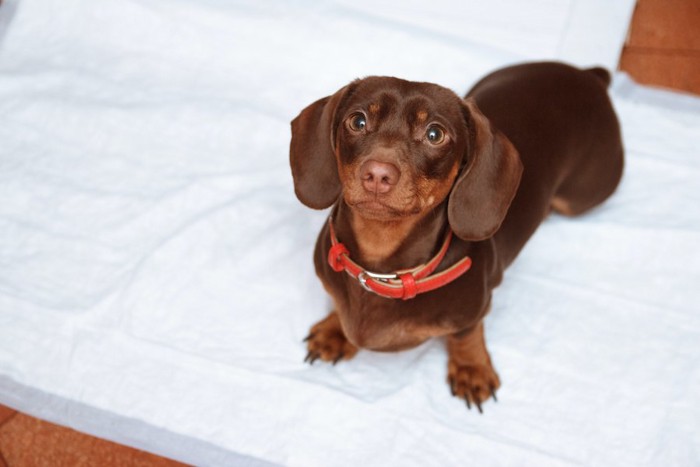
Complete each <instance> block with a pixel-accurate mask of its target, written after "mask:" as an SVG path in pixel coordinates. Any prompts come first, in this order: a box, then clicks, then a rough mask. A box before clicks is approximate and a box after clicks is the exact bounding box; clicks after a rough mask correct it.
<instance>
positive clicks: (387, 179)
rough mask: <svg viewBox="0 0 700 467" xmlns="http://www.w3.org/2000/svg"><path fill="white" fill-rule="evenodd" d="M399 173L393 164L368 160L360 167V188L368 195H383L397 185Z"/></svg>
mask: <svg viewBox="0 0 700 467" xmlns="http://www.w3.org/2000/svg"><path fill="white" fill-rule="evenodd" d="M399 177H401V172H399V169H398V168H396V166H395V165H394V164H390V163H387V162H379V161H375V160H371V159H370V160H368V161H366V162H365V163H364V164H362V166H361V167H360V178H361V179H362V186H363V187H364V188H365V190H367V191H369V192H370V193H377V194H384V193H388V192H390V191H391V189H392V188H394V186H395V185H396V184H397V183H398V181H399Z"/></svg>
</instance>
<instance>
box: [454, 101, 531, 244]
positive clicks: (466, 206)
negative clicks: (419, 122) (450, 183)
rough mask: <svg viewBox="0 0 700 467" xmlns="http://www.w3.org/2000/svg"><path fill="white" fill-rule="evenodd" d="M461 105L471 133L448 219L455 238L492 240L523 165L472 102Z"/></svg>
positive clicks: (518, 180)
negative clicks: (464, 163)
mask: <svg viewBox="0 0 700 467" xmlns="http://www.w3.org/2000/svg"><path fill="white" fill-rule="evenodd" d="M462 102H463V113H464V116H465V119H466V122H467V127H468V130H469V133H470V139H469V144H468V149H467V151H468V153H467V154H466V157H467V163H466V165H465V167H464V168H463V169H462V173H461V174H459V176H458V177H457V181H456V182H455V184H454V187H453V188H452V193H450V198H449V201H448V206H447V218H448V221H449V223H450V227H452V230H453V231H454V233H455V234H456V235H457V236H458V237H460V238H462V239H463V240H470V241H477V240H484V239H487V238H489V237H491V236H492V235H493V234H494V233H496V231H497V230H498V228H499V227H500V226H501V223H502V222H503V219H504V218H505V216H506V212H507V211H508V207H509V206H510V203H511V201H513V198H514V197H515V193H516V191H517V189H518V185H519V184H520V176H521V174H522V171H523V166H522V163H521V162H520V156H519V155H518V151H517V150H516V149H515V147H513V144H512V143H511V142H510V141H509V140H508V138H506V137H505V136H504V135H503V134H502V133H501V132H500V131H498V130H497V129H495V128H493V127H492V126H491V123H490V122H489V120H488V119H487V118H486V117H485V116H484V114H482V113H481V111H480V110H479V109H478V107H477V106H476V103H475V102H474V100H473V99H471V98H469V99H465V100H463V101H462Z"/></svg>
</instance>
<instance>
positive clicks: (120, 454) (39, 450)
mask: <svg viewBox="0 0 700 467" xmlns="http://www.w3.org/2000/svg"><path fill="white" fill-rule="evenodd" d="M0 453H1V456H2V457H3V458H4V461H5V462H6V463H7V464H8V465H10V466H13V467H14V466H28V467H29V466H37V467H42V466H47V467H48V466H51V467H61V466H66V467H68V466H70V467H88V466H90V467H92V466H95V465H99V466H101V467H103V466H104V467H112V466H114V467H116V466H123V465H129V466H135V467H140V466H143V467H146V466H155V467H181V466H183V465H184V464H180V463H178V462H175V461H172V460H169V459H165V458H162V457H158V456H155V455H153V454H149V453H146V452H143V451H137V450H135V449H131V448H127V447H125V446H120V445H118V444H114V443H111V442H109V441H105V440H101V439H98V438H93V437H91V436H87V435H84V434H82V433H78V432H77V431H74V430H71V429H69V428H64V427H60V426H57V425H54V424H52V423H48V422H44V421H42V420H38V419H36V418H32V417H29V416H27V415H24V414H22V413H18V414H17V415H15V416H14V417H13V418H12V419H11V420H10V421H8V422H7V423H5V424H4V425H3V426H2V427H0ZM0 467H3V466H2V464H1V463H0Z"/></svg>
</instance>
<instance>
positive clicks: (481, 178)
mask: <svg viewBox="0 0 700 467" xmlns="http://www.w3.org/2000/svg"><path fill="white" fill-rule="evenodd" d="M290 163H291V167H292V175H293V177H294V186H295V191H296V194H297V197H298V198H299V199H300V200H301V201H302V202H303V203H304V204H306V205H307V206H310V207H312V208H317V209H322V208H326V207H328V206H330V205H331V204H333V203H334V202H335V201H336V200H338V199H339V197H340V196H342V197H343V199H344V201H345V202H346V203H347V204H348V205H349V206H350V207H351V208H352V209H353V210H355V212H357V213H358V214H359V215H361V216H363V217H365V218H368V219H376V220H380V221H394V220H400V219H402V218H406V217H409V216H419V215H421V214H423V213H425V212H426V211H428V210H430V209H432V208H434V207H436V206H438V205H439V204H440V203H442V202H443V201H444V200H445V199H448V197H449V202H448V219H449V222H450V226H451V228H452V229H453V231H454V232H455V233H456V234H457V235H458V236H460V237H462V238H463V239H467V240H481V239H484V238H487V237H489V236H491V235H492V234H493V233H494V232H495V231H496V230H497V229H498V227H499V226H500V224H501V222H502V220H503V218H504V217H505V214H506V211H507V209H508V206H509V205H510V202H511V201H512V199H513V196H514V195H515V192H516V189H517V187H518V183H519V180H520V174H521V172H522V166H521V164H520V160H519V157H518V154H517V152H516V151H515V149H514V148H513V146H512V145H511V144H510V142H509V141H508V140H507V138H505V137H504V136H503V135H501V134H500V133H499V132H497V131H496V130H494V129H492V128H491V125H490V124H489V122H488V120H487V119H486V118H485V117H484V116H483V115H482V114H481V112H479V110H478V108H477V107H476V105H475V104H474V102H472V101H470V100H462V99H460V98H459V97H458V96H457V95H456V94H454V93H453V92H452V91H450V90H448V89H445V88H443V87H441V86H438V85H435V84H430V83H416V82H410V81H404V80H400V79H397V78H389V77H370V78H365V79H362V80H357V81H354V82H352V83H350V84H349V85H348V86H345V87H344V88H342V89H341V90H339V91H338V92H336V93H335V94H334V95H332V96H329V97H326V98H323V99H320V100H319V101H316V102H314V103H313V104H311V105H310V106H308V107H307V108H306V109H304V110H303V111H302V112H301V114H299V116H298V117H297V118H296V119H294V121H293V122H292V141H291V146H290Z"/></svg>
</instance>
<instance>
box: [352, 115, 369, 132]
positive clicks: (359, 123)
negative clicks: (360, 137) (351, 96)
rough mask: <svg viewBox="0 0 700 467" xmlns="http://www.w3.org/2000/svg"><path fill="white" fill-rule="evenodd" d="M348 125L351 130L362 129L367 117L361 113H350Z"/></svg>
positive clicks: (365, 124)
mask: <svg viewBox="0 0 700 467" xmlns="http://www.w3.org/2000/svg"><path fill="white" fill-rule="evenodd" d="M348 126H349V127H350V129H351V130H353V131H364V130H365V128H366V127H367V118H366V117H365V115H364V114H361V113H356V114H352V115H350V118H349V119H348Z"/></svg>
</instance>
